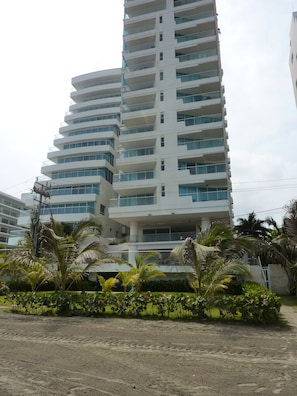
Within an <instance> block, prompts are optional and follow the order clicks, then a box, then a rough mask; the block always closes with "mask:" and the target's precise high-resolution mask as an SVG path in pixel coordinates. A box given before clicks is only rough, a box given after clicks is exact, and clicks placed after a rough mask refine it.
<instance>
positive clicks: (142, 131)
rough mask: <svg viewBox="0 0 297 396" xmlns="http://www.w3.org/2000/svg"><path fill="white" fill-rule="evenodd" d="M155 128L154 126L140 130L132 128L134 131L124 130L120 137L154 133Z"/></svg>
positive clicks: (140, 128)
mask: <svg viewBox="0 0 297 396" xmlns="http://www.w3.org/2000/svg"><path fill="white" fill-rule="evenodd" d="M153 131H154V127H153V126H148V127H139V128H132V129H122V130H121V132H120V135H121V136H122V135H130V134H134V133H145V132H153Z"/></svg>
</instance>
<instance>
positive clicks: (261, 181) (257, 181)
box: [232, 177, 297, 184]
mask: <svg viewBox="0 0 297 396" xmlns="http://www.w3.org/2000/svg"><path fill="white" fill-rule="evenodd" d="M285 180H297V177H289V178H285V179H284V178H281V179H270V180H269V179H268V180H254V181H240V182H234V181H232V184H250V183H270V182H276V181H285Z"/></svg>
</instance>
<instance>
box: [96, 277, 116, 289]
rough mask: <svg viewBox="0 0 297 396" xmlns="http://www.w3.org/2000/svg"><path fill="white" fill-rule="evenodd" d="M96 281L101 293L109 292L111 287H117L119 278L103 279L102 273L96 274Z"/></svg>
mask: <svg viewBox="0 0 297 396" xmlns="http://www.w3.org/2000/svg"><path fill="white" fill-rule="evenodd" d="M98 281H99V283H100V286H101V288H102V292H103V293H110V292H111V291H112V289H114V288H115V287H117V284H118V282H119V280H118V279H117V278H108V279H105V278H104V277H103V276H102V275H98Z"/></svg>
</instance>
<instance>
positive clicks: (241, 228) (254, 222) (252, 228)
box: [235, 212, 269, 239]
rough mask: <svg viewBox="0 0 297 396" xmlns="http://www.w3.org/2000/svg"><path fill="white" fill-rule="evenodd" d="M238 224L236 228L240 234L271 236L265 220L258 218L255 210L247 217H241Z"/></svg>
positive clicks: (260, 237) (256, 236)
mask: <svg viewBox="0 0 297 396" xmlns="http://www.w3.org/2000/svg"><path fill="white" fill-rule="evenodd" d="M238 223H239V224H238V225H237V226H235V230H236V231H237V232H238V233H239V234H240V235H247V236H250V237H253V238H257V239H265V238H268V237H269V230H268V228H267V227H265V226H264V224H265V221H264V220H259V219H257V218H256V214H255V212H251V213H249V215H248V218H247V219H244V218H239V219H238Z"/></svg>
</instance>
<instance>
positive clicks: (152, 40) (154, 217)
mask: <svg viewBox="0 0 297 396" xmlns="http://www.w3.org/2000/svg"><path fill="white" fill-rule="evenodd" d="M218 37H219V30H218V26H217V13H216V3H215V0H174V1H172V0H126V1H125V14H124V36H123V66H122V68H123V70H122V108H121V129H120V136H119V143H120V145H119V151H118V156H117V159H116V163H117V167H118V173H117V174H116V175H115V176H114V180H113V188H114V190H115V191H116V193H117V194H118V197H117V198H115V199H113V200H111V201H110V207H109V216H110V218H111V219H113V220H115V221H117V222H119V223H120V224H122V225H123V226H125V227H126V228H127V230H129V234H130V238H129V241H130V247H129V248H130V249H132V250H133V251H136V252H137V251H139V250H143V249H145V246H146V245H145V244H147V246H151V247H153V248H156V246H157V245H150V244H151V243H153V242H158V243H162V241H163V244H164V246H165V245H166V246H167V247H169V244H168V241H178V240H180V239H183V238H185V237H187V236H189V235H191V236H193V235H196V234H197V232H199V230H200V229H205V228H206V227H208V226H209V225H210V224H211V222H213V221H216V220H224V221H226V222H229V223H231V222H232V217H233V214H232V197H231V181H230V177H231V175H230V162H229V158H228V144H227V137H228V135H227V132H226V125H227V124H226V120H225V115H226V111H225V99H224V87H223V85H222V69H221V61H220V49H219V38H218ZM165 241H166V242H165ZM175 244H176V242H175ZM159 246H160V247H161V245H159Z"/></svg>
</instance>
